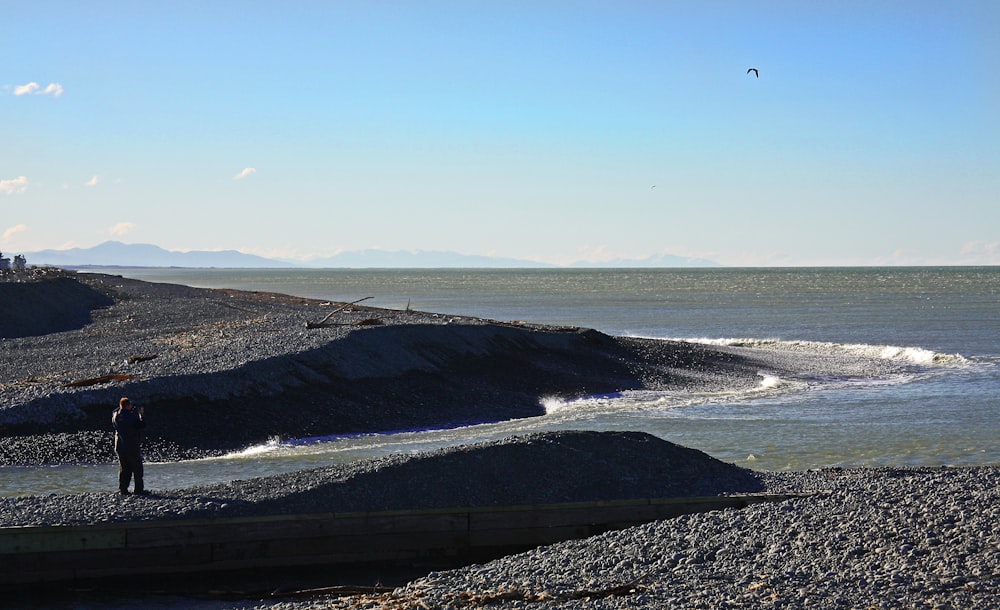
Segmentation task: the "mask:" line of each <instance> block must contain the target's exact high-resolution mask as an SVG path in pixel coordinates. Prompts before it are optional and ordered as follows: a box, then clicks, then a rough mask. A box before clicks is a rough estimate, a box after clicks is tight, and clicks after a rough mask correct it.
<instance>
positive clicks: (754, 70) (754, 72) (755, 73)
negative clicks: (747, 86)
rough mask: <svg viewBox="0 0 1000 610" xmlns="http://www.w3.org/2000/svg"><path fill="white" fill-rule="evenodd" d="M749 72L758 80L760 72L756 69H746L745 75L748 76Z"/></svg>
mask: <svg viewBox="0 0 1000 610" xmlns="http://www.w3.org/2000/svg"><path fill="white" fill-rule="evenodd" d="M751 72H753V75H754V76H756V77H757V78H760V72H758V71H757V68H747V74H750V73H751Z"/></svg>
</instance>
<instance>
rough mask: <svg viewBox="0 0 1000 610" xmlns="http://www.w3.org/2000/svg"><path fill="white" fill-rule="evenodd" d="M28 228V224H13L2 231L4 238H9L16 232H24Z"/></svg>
mask: <svg viewBox="0 0 1000 610" xmlns="http://www.w3.org/2000/svg"><path fill="white" fill-rule="evenodd" d="M27 230H28V225H23V224H22V225H14V226H13V227H10V228H8V229H7V230H6V231H4V232H3V238H4V239H10V238H12V237H14V236H15V235H17V234H18V233H24V232H25V231H27Z"/></svg>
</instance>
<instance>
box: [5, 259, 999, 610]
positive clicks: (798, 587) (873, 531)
mask: <svg viewBox="0 0 1000 610" xmlns="http://www.w3.org/2000/svg"><path fill="white" fill-rule="evenodd" d="M78 279H83V281H84V283H85V284H86V285H87V286H88V287H90V288H91V289H93V290H94V291H96V292H98V293H100V294H105V295H114V296H115V298H116V302H115V305H112V306H110V307H106V308H104V309H94V310H91V312H90V315H91V316H92V320H93V321H92V322H90V323H86V324H84V325H82V326H80V327H79V328H76V329H71V330H62V331H60V332H56V333H50V334H45V335H39V336H35V337H23V338H16V339H15V338H8V339H5V340H3V341H2V342H0V348H2V349H3V350H4V354H5V356H6V355H9V356H10V357H9V358H5V364H8V365H9V366H8V367H7V368H6V369H5V370H4V372H3V373H0V374H2V375H3V377H2V378H0V398H2V399H3V403H2V405H3V409H2V410H0V434H3V438H2V439H0V454H3V455H4V456H6V457H4V458H3V459H5V460H9V459H11V458H10V456H11V455H12V452H13V454H16V453H17V452H23V451H26V450H27V449H29V448H30V447H39V448H40V449H43V451H42V453H39V454H37V455H36V456H34V458H33V459H36V460H38V463H56V462H58V460H60V459H63V460H64V459H66V458H72V457H78V456H79V455H80V454H86V455H89V456H91V457H92V458H93V456H97V455H100V452H101V451H105V452H107V453H108V454H110V449H111V448H110V431H109V426H107V421H106V419H107V416H108V415H109V413H110V408H111V406H110V405H111V404H112V403H113V402H114V401H116V400H117V397H118V396H119V395H121V394H123V393H127V394H130V395H131V396H132V397H133V399H134V400H136V402H137V403H139V404H146V405H147V407H150V406H152V407H153V408H151V409H150V411H148V412H147V413H148V415H149V416H151V417H153V416H154V414H156V415H155V418H156V419H155V420H154V421H156V425H157V426H159V427H161V429H166V430H168V431H170V433H169V434H161V435H160V437H159V438H160V442H163V443H170V442H174V443H175V445H173V446H170V447H168V448H166V449H164V450H163V452H164V453H165V454H168V455H173V456H174V457H175V458H176V457H178V456H181V455H183V454H184V452H186V451H194V450H199V451H201V450H207V451H218V450H220V449H219V448H218V447H213V446H211V445H210V443H209V442H208V441H210V440H211V439H212V434H217V432H215V431H213V432H212V434H207V435H206V434H205V431H204V430H203V429H200V428H197V427H192V425H191V422H192V418H193V421H194V422H195V423H197V422H198V421H200V420H199V419H198V417H199V416H215V417H219V418H222V419H223V423H226V424H227V425H228V426H229V427H230V428H231V427H233V426H236V425H239V424H241V423H246V422H248V421H252V418H254V417H257V418H262V416H264V415H267V414H272V415H275V416H280V415H281V414H283V413H286V412H288V410H289V409H291V408H293V407H295V406H296V405H300V404H302V403H301V400H303V399H309V397H310V394H309V392H308V388H310V387H318V386H320V385H322V387H323V388H324V392H330V390H331V388H333V389H334V390H337V392H339V393H336V392H334V395H335V396H336V397H337V401H339V402H331V403H326V407H327V408H328V409H329V410H330V411H331V412H334V413H338V414H344V413H347V412H348V411H346V410H347V409H350V408H351V407H355V406H356V404H359V403H357V402H351V400H350V399H351V398H352V397H353V398H357V397H359V396H362V394H360V393H355V394H350V392H349V390H350V389H351V388H349V387H347V386H348V385H350V384H357V385H358V386H359V387H361V388H363V389H364V391H365V392H366V394H364V397H365V398H366V400H368V399H369V398H371V397H374V399H372V400H371V401H370V403H366V404H367V405H368V406H369V407H370V408H371V415H372V417H371V419H370V420H369V422H368V423H371V422H374V424H375V425H382V426H385V425H387V422H391V421H402V420H406V418H407V417H409V418H410V419H413V418H414V417H421V416H422V417H425V418H427V419H432V420H434V421H446V420H448V419H449V417H454V416H455V415H456V414H461V415H465V416H469V417H503V416H507V415H508V414H509V413H510V412H512V411H513V410H514V409H513V408H512V407H511V405H514V407H517V408H520V409H524V410H525V411H528V412H530V409H537V408H538V406H537V404H536V403H537V396H538V394H535V393H534V392H539V391H540V390H541V389H542V388H554V389H555V390H557V391H561V392H565V393H566V395H576V394H574V393H579V394H583V393H600V392H602V391H614V390H620V389H623V387H642V388H665V387H669V388H676V389H679V390H682V389H684V388H691V387H705V386H712V387H745V386H747V385H752V384H754V383H756V381H757V379H756V377H757V376H756V370H757V367H758V366H760V363H759V362H758V361H756V360H754V358H753V357H751V356H748V355H746V354H745V353H743V352H736V351H726V350H714V349H709V348H704V347H698V346H691V345H687V344H679V343H673V342H667V341H653V340H636V339H627V338H616V337H609V336H607V335H603V334H601V333H596V332H595V331H588V330H586V329H576V328H573V329H566V328H553V327H545V326H541V325H522V324H518V323H509V322H508V323H504V322H495V321H487V320H479V319H475V318H460V317H456V316H445V315H442V314H430V313H423V312H401V311H391V310H379V309H372V308H361V307H358V308H356V309H355V310H354V311H349V312H348V311H345V312H344V313H343V315H342V316H341V317H340V318H339V319H338V320H337V325H336V326H331V327H329V328H324V329H309V330H307V329H306V328H305V322H307V321H315V320H319V319H321V318H322V317H324V316H325V315H326V314H327V313H329V311H330V310H331V309H330V308H331V307H334V308H335V307H337V306H339V304H327V305H323V304H322V303H320V302H316V301H308V300H306V299H295V298H294V297H284V296H282V295H270V294H265V293H240V292H235V291H211V290H199V289H190V288H186V287H178V286H170V285H156V284H148V283H142V282H138V283H137V282H133V281H131V280H122V279H121V278H113V277H110V276H84V278H78ZM338 315H340V314H338ZM371 319H378V320H380V321H381V322H382V323H381V324H376V325H372V324H365V325H361V324H359V322H360V321H362V320H371ZM313 330H319V331H320V332H319V333H316V332H313ZM373 331H375V332H373ZM150 347H156V349H157V350H158V351H157V353H156V357H155V358H151V359H148V360H137V361H135V362H129V356H132V355H136V356H148V355H151V352H150V351H149V348H150ZM66 354H69V356H67V355H66ZM125 354H128V355H129V356H125V357H124V358H123V356H124V355H125ZM15 356H16V359H15ZM496 362H500V363H501V366H495V365H493V363H496ZM768 364H773V363H768ZM487 365H489V366H487ZM539 367H540V369H539ZM33 369H37V370H36V371H35V372H32V371H33ZM536 369H537V370H541V371H542V373H541V374H534V371H536ZM110 374H120V375H125V374H129V375H135V376H136V377H137V379H132V380H127V381H116V380H112V381H110V382H108V383H106V384H104V385H99V384H97V385H93V386H75V387H66V385H67V383H68V382H69V381H72V380H74V379H87V378H94V377H98V376H103V375H110ZM533 375H534V376H533ZM33 376H34V378H33V379H31V377H33ZM337 380H341V381H340V382H339V383H340V385H338V382H337ZM629 384H633V385H632V386H629ZM470 387H471V389H470ZM304 388H305V389H304ZM602 388H608V389H606V390H604V389H602ZM354 389H357V388H354ZM191 392H194V393H195V395H196V396H197V402H198V403H202V402H203V403H205V404H207V405H209V407H210V408H209V407H204V406H203V407H199V405H198V404H178V403H177V402H171V401H177V399H178V397H179V396H184V395H185V393H191ZM296 392H300V393H302V394H296ZM367 392H371V393H372V394H371V395H369V394H367ZM452 395H456V396H457V397H458V398H460V399H461V400H462V401H464V402H465V403H467V402H469V401H470V398H471V399H472V400H471V402H472V403H473V406H474V407H475V408H473V409H470V410H466V411H462V410H460V409H458V407H457V406H456V405H454V404H450V403H448V402H447V401H445V402H441V403H439V402H437V401H440V400H441V399H442V398H445V399H447V398H448V397H449V396H452ZM139 396H145V397H151V398H153V400H152V402H149V401H140V400H139V399H137V397H139ZM312 398H315V396H313V397H312ZM275 401H277V402H280V403H281V404H279V405H277V406H275V405H274V404H273V403H274V402H275ZM285 401H289V402H288V403H285ZM428 401H430V402H428ZM225 405H229V407H230V408H229V409H224V408H223V406H225ZM338 405H339V406H340V407H341V408H342V410H341V411H337V407H338ZM429 405H433V408H431V407H430V406H429ZM404 407H405V409H404ZM407 409H408V410H407ZM442 413H445V414H447V415H448V416H449V417H442ZM227 414H228V415H229V416H230V418H229V420H228V422H226V420H225V416H226V415H227ZM236 414H238V415H239V416H240V417H235V415H236ZM329 421H334V420H322V418H318V419H317V420H316V421H315V422H308V423H310V424H311V425H315V426H316V429H322V428H324V427H325V426H327V425H328V424H329ZM355 425H358V426H363V425H366V422H364V421H360V420H359V421H357V422H355ZM105 426H107V427H105ZM267 427H269V428H270V427H271V426H270V425H269V426H267ZM300 429H306V430H308V429H312V428H309V427H308V426H304V425H303V426H301V427H300ZM32 432H36V433H40V434H35V435H32V434H31V433H32ZM60 435H64V436H62V437H61V436H60ZM171 435H173V436H171ZM304 435H305V434H300V435H299V436H304ZM11 439H19V440H18V441H17V442H15V441H14V440H11ZM151 440H152V439H151ZM224 440H225V441H226V442H227V443H228V442H231V439H229V438H226V439H224ZM18 442H20V445H18V444H17V443H18ZM241 442H242V441H241ZM49 443H54V444H55V445H56V446H55V447H54V448H51V449H49V450H48V453H45V451H44V447H42V446H44V445H46V444H49ZM59 443H63V444H62V445H59ZM154 445H155V442H154ZM88 451H89V452H90V453H87V452H88ZM4 452H6V453H4ZM45 460H49V461H48V462H46V461H45ZM671 484H673V485H675V487H673V488H670V489H668V488H667V486H668V485H671ZM109 486H110V485H109ZM699 486H701V487H699ZM706 486H707V487H706ZM154 488H155V485H154ZM657 489H658V490H659V493H661V494H668V495H669V494H685V495H690V494H691V493H692V492H695V491H702V492H707V493H723V494H724V493H735V492H740V491H754V490H757V491H766V492H772V493H789V492H790V493H802V492H816V491H821V492H823V493H821V494H817V495H814V496H810V497H805V498H799V499H794V500H788V501H785V502H782V503H780V504H774V505H758V506H751V507H748V508H744V509H740V510H725V511H715V512H711V513H704V514H699V515H687V516H682V517H677V518H675V519H669V520H664V521H656V522H651V523H647V524H645V525H641V526H636V527H631V528H628V529H624V530H620V531H614V532H608V533H605V534H601V535H599V536H594V537H590V538H586V539H580V540H573V541H567V542H563V543H556V544H552V545H548V546H545V547H539V548H536V549H534V550H532V551H528V552H525V553H519V554H516V555H510V556H506V557H503V558H499V559H495V560H492V561H487V562H485V563H481V564H476V565H470V566H467V567H462V568H457V569H453V570H448V571H442V572H432V573H430V574H427V575H425V576H423V577H418V578H415V579H413V580H410V581H409V582H408V583H407V584H404V585H402V586H399V587H397V588H395V589H393V590H392V591H387V592H372V593H368V594H353V595H350V596H346V597H341V596H338V595H334V594H330V593H316V594H314V595H312V596H310V597H309V598H308V599H305V600H300V601H287V600H281V599H280V598H270V597H269V596H268V595H267V594H266V593H259V594H257V595H256V597H251V598H250V601H237V602H226V601H219V600H212V601H208V602H206V601H204V600H199V599H193V598H187V597H181V598H179V599H178V600H177V603H176V605H174V606H173V607H177V608H197V607H201V608H212V610H223V609H232V610H235V609H237V608H240V609H242V608H248V607H254V608H270V609H273V610H314V609H315V610H318V609H319V608H352V609H358V608H385V607H400V608H402V607H422V606H423V607H449V606H458V605H469V604H470V602H471V603H473V605H476V604H478V605H482V604H490V607H495V608H498V609H501V610H506V609H508V608H509V609H511V610H514V609H515V608H518V609H523V608H525V607H543V606H544V605H548V604H553V603H558V604H559V605H560V607H564V608H569V609H575V608H593V607H600V608H605V609H612V610H614V609H618V608H621V609H625V608H630V609H635V608H643V609H644V608H649V609H653V608H663V607H684V608H706V609H709V608H712V609H714V608H722V607H727V608H759V607H775V608H798V607H819V608H839V607H844V608H864V607H873V606H877V607H879V608H881V609H883V610H889V609H895V608H900V609H902V608H942V609H943V608H965V607H995V606H996V605H997V604H998V603H1000V532H998V531H997V529H996V527H995V523H996V522H998V520H1000V467H998V466H979V467H962V468H857V469H839V468H829V469H823V470H818V471H804V472H754V471H749V470H746V469H743V468H739V467H737V466H735V465H732V464H727V463H724V462H720V461H718V460H715V459H714V458H711V457H709V456H707V455H705V454H703V453H701V452H699V451H696V450H693V449H687V448H684V447H679V446H677V445H673V444H672V443H669V442H667V441H664V440H661V439H657V438H655V437H651V436H649V435H647V434H644V433H638V432H625V433H593V432H591V433H585V432H571V431H564V432H558V433H546V434H538V435H529V436H524V437H511V438H508V439H503V440H502V441H496V442H493V443H486V444H481V445H476V446H471V445H463V446H460V447H455V448H451V449H447V450H439V451H436V452H429V453H426V454H418V455H406V456H391V457H387V458H381V459H372V460H365V461H362V462H357V463H353V464H347V465H341V466H337V467H329V468H321V469H313V470H307V471H298V472H295V473H290V474H288V475H281V476H276V477H267V478H263V479H250V480H245V481H234V482H231V483H227V484H220V485H212V486H200V487H194V488H186V489H183V490H173V491H168V492H159V493H155V494H154V495H152V496H150V497H125V498H122V497H119V496H117V495H116V494H113V493H111V492H109V493H91V494H75V495H50V496H22V497H14V498H0V515H2V516H3V518H4V519H6V521H5V522H4V523H5V524H6V525H7V526H17V525H25V524H46V523H47V524H55V523H102V522H108V521H111V522H114V521H116V520H127V519H133V518H146V519H153V520H159V519H169V518H178V517H185V516H198V517H208V518H225V517H227V516H238V515H247V514H296V513H297V512H301V511H310V510H314V509H315V508H317V507H323V508H324V509H330V510H335V509H338V508H339V509H341V510H344V509H346V508H359V507H368V508H377V507H400V508H401V507H404V506H406V507H412V506H414V505H415V503H420V502H424V503H428V502H429V503H431V504H433V503H434V502H439V503H450V504H455V503H462V504H467V505H483V504H488V503H489V502H491V501H492V502H497V501H503V502H507V501H509V500H511V499H522V500H525V501H528V500H531V501H543V500H545V499H556V500H564V499H567V498H570V499H573V498H585V499H595V498H598V499H604V498H613V497H624V496H633V497H634V495H635V494H640V493H641V494H643V495H648V494H649V493H650V490H657ZM519 494H520V495H519ZM546 494H549V495H546ZM276 578H278V577H277V576H276V575H271V574H269V573H268V571H267V570H261V576H260V577H259V578H258V583H257V584H258V585H259V586H271V587H273V588H279V587H280V586H281V583H280V582H275V579H276ZM328 578H329V580H330V581H335V580H336V574H333V573H331V574H329V575H328ZM328 582H329V581H328ZM50 592H52V591H50ZM33 595H34V597H36V598H37V597H38V595H37V593H35V594H33ZM82 595H83V596H84V599H82V600H81V599H76V600H74V607H78V608H87V607H95V608H97V607H102V605H103V603H104V602H105V601H106V598H105V599H101V597H100V595H96V596H95V597H94V598H93V599H94V601H93V602H92V605H91V606H88V605H87V603H89V602H88V601H87V598H86V593H84V594H82ZM149 600H150V594H149V593H148V592H138V593H135V594H134V597H129V596H128V595H126V596H125V598H124V601H123V600H122V599H119V600H118V601H117V603H118V607H144V606H147V605H148V602H149ZM160 607H170V606H169V605H168V604H166V603H164V604H161V605H160Z"/></svg>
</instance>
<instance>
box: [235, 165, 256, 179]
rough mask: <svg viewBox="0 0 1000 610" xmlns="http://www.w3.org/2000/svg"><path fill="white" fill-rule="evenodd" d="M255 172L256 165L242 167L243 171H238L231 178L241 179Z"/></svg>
mask: <svg viewBox="0 0 1000 610" xmlns="http://www.w3.org/2000/svg"><path fill="white" fill-rule="evenodd" d="M256 173H257V168H256V167H244V168H243V171H241V172H240V173H238V174H236V175H235V176H233V180H242V179H244V178H246V177H247V176H250V175H252V174H256Z"/></svg>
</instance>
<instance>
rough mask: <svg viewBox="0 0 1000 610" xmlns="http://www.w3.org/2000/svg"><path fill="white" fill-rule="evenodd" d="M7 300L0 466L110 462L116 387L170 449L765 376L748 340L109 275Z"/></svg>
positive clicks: (156, 441)
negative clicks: (636, 334) (678, 338)
mask: <svg viewBox="0 0 1000 610" xmlns="http://www.w3.org/2000/svg"><path fill="white" fill-rule="evenodd" d="M0 303H2V304H3V309H4V310H6V311H18V312H20V313H21V314H22V315H20V316H19V317H17V318H14V319H18V320H23V319H24V318H25V316H24V315H23V312H24V311H31V312H33V314H34V315H33V316H32V317H31V318H30V319H31V320H33V323H32V324H31V325H29V326H30V330H31V331H32V332H34V333H37V334H33V335H31V336H21V335H24V334H25V333H24V332H23V327H22V326H20V325H11V324H9V323H0V333H3V334H2V335H0V435H2V436H0V465H26V466H30V465H39V464H58V463H102V462H103V463H108V462H113V461H114V454H113V452H112V448H111V443H110V440H109V437H108V434H109V431H110V429H111V428H110V416H111V411H112V409H113V408H114V407H115V406H117V404H118V399H119V398H120V397H121V396H129V397H130V398H131V399H132V401H133V404H136V405H141V406H144V407H145V409H146V414H147V418H148V419H149V422H150V423H149V426H148V435H147V439H146V442H145V443H144V452H145V454H146V458H147V460H155V461H168V460H177V459H185V458H192V457H203V456H208V455H220V454H223V453H226V452H231V451H234V450H239V449H243V448H245V447H248V446H251V445H254V444H259V443H264V442H267V441H268V440H269V439H272V438H275V437H278V438H282V439H294V438H303V437H315V436H324V435H332V434H349V433H365V432H385V431H396V430H408V429H422V428H444V427H452V426H456V425H461V424H470V423H481V422H491V421H502V420H508V419H512V418H519V417H530V416H536V415H542V414H543V413H544V408H543V406H542V404H541V400H540V399H541V398H542V397H545V396H559V397H563V398H574V397H579V396H586V395H590V394H603V393H608V392H616V391H622V390H642V389H672V390H676V391H703V390H721V389H727V388H728V389H739V388H748V387H753V386H754V385H756V384H758V383H759V382H760V377H759V375H758V370H759V364H758V363H756V362H753V361H751V360H749V359H748V358H746V357H745V356H741V355H739V354H736V353H733V352H727V351H724V350H721V349H712V348H708V347H703V346H698V345H693V344H686V343H681V342H667V341H654V340H643V339H634V338H626V337H611V336H608V335H605V334H602V333H600V332H597V331H594V330H590V329H583V328H576V327H569V328H567V327H553V326H544V325H537V324H524V323H520V322H516V321H506V322H504V321H492V320H483V319H479V318H470V317H461V316H451V315H446V314H438V313H427V312H418V311H401V310H389V309H379V308H371V307H361V306H360V305H354V306H348V305H347V304H346V303H331V302H321V301H316V300H309V299H302V298H297V297H292V296H287V295H281V294H272V293H258V292H245V291H235V290H211V289H199V288H191V287H187V286H178V285H171V284H158V283H150V282H142V281H138V280H130V279H126V278H122V277H117V276H110V275H103V274H89V273H78V274H72V273H65V272H61V273H56V272H53V273H51V274H49V275H45V276H43V277H40V278H38V279H37V280H36V281H33V282H25V283H5V282H0ZM2 319H3V318H2V317H0V320H2ZM324 320H325V323H324V324H323V325H322V326H319V327H317V324H318V323H319V322H322V321H324ZM41 321H46V323H45V324H42V323H41ZM310 325H311V326H312V327H309V326H310ZM68 326H75V327H74V328H67V327H68Z"/></svg>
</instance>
